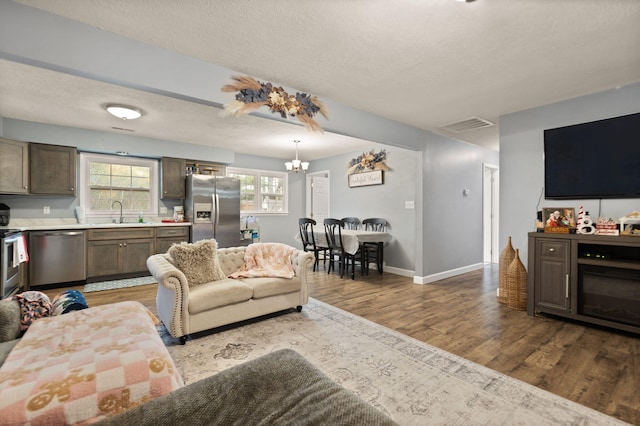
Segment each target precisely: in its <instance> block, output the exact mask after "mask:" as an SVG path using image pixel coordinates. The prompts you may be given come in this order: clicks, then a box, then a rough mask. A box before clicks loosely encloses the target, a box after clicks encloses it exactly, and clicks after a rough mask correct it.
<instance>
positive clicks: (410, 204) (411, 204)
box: [404, 201, 416, 209]
mask: <svg viewBox="0 0 640 426" xmlns="http://www.w3.org/2000/svg"><path fill="white" fill-rule="evenodd" d="M404 208H405V209H415V208H416V202H415V201H405V202H404Z"/></svg>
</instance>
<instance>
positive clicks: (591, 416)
mask: <svg viewBox="0 0 640 426" xmlns="http://www.w3.org/2000/svg"><path fill="white" fill-rule="evenodd" d="M309 304H310V305H312V306H313V305H317V306H318V307H319V308H320V309H317V308H316V312H318V310H319V311H320V312H318V313H320V314H321V315H323V316H325V317H326V318H330V319H333V318H335V317H342V318H345V319H347V320H348V321H355V322H364V323H365V324H366V325H367V326H368V327H370V328H373V329H377V330H379V331H380V332H381V333H384V334H385V335H386V336H379V335H377V334H374V335H371V336H369V337H372V338H375V339H376V340H377V341H378V342H379V343H381V344H383V345H385V346H387V347H389V348H390V349H393V350H396V351H398V352H401V353H402V354H404V355H405V356H407V357H408V358H410V359H413V360H416V361H419V362H425V361H427V360H429V361H434V357H433V356H432V355H431V354H429V352H432V353H434V354H436V357H442V358H443V359H444V360H446V361H449V362H450V365H449V366H446V364H447V363H446V361H445V362H441V361H439V360H438V361H436V365H438V366H440V367H443V368H442V371H446V373H448V374H449V375H450V376H451V377H454V378H456V379H458V380H460V381H462V382H464V383H466V384H469V381H468V380H467V377H468V376H466V375H467V374H468V373H469V372H470V371H472V370H476V371H477V372H480V373H481V375H479V376H477V377H475V380H474V382H473V385H475V386H476V387H478V388H479V390H481V391H484V392H489V393H491V394H495V395H497V396H500V397H505V396H508V397H509V398H510V399H511V400H512V401H511V402H514V403H515V404H516V405H518V406H520V407H521V408H522V409H528V410H531V409H532V408H533V407H531V406H530V405H529V403H530V402H531V396H532V395H533V396H535V397H537V398H540V399H542V400H544V401H546V402H547V403H548V404H550V406H552V407H553V409H554V410H555V409H558V408H560V409H562V408H567V409H571V410H572V411H575V412H578V413H581V414H584V415H585V416H584V417H585V418H583V419H581V421H582V422H580V423H579V424H589V425H590V424H594V425H610V424H611V425H626V424H627V423H626V422H622V421H620V420H618V419H616V418H614V417H611V416H609V415H607V414H604V413H601V412H599V411H597V410H594V409H592V408H589V407H586V406H584V405H582V404H579V403H577V402H574V401H571V400H569V399H566V398H564V397H561V396H559V395H556V394H554V393H552V392H549V391H546V390H544V389H540V388H538V387H536V386H534V385H531V384H529V383H526V382H524V381H522V380H519V379H516V378H513V377H511V376H507V375H506V374H503V373H500V372H499V371H496V370H493V369H491V368H489V367H485V366H484V365H481V364H478V363H475V362H473V361H469V360H468V359H465V358H462V357H460V356H458V355H455V354H452V353H451V352H447V351H445V350H444V349H440V348H438V347H436V346H433V345H430V344H428V343H425V342H422V341H420V340H417V339H415V338H413V337H411V336H407V335H406V334H402V333H400V332H398V331H395V330H393V329H390V328H388V327H385V326H382V325H380V324H378V323H375V322H373V321H370V320H368V319H366V318H363V317H360V316H358V315H354V314H352V313H351V312H347V311H344V310H342V309H340V308H336V307H335V306H332V305H329V304H326V303H324V302H321V301H319V300H316V299H312V298H309ZM307 306H308V305H307ZM314 308H315V307H314ZM322 311H324V312H322ZM341 323H342V322H341ZM342 324H344V323H342ZM345 325H346V324H345ZM380 337H389V338H382V339H381V338H380ZM422 347H426V349H427V350H425V349H422ZM456 363H457V364H459V365H462V366H463V368H457V366H456V365H455V364H456ZM523 388H524V389H523ZM536 411H538V410H536ZM540 411H542V412H541V413H539V414H541V416H542V417H544V414H545V412H546V411H547V410H546V409H542V410H540ZM549 420H550V421H551V420H552V419H549ZM591 421H593V423H591ZM583 422H584V423H583ZM514 423H519V419H514ZM523 423H525V422H523ZM566 424H572V425H573V424H578V423H574V422H571V421H570V422H569V423H566Z"/></svg>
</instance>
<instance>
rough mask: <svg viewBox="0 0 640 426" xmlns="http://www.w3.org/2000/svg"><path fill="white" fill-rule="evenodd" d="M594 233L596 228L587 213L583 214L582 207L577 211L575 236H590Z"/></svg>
mask: <svg viewBox="0 0 640 426" xmlns="http://www.w3.org/2000/svg"><path fill="white" fill-rule="evenodd" d="M595 233H596V228H595V226H594V224H593V221H592V220H591V216H589V212H587V213H586V214H585V212H584V208H583V207H582V205H581V206H580V208H579V209H578V226H577V228H576V234H585V235H592V234H595Z"/></svg>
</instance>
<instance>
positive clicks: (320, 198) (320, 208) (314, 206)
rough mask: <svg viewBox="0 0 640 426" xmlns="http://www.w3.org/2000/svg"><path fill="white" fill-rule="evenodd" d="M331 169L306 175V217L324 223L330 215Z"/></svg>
mask: <svg viewBox="0 0 640 426" xmlns="http://www.w3.org/2000/svg"><path fill="white" fill-rule="evenodd" d="M329 183H330V178H329V171H328V170H327V171H324V172H316V173H309V174H308V175H307V176H306V191H305V192H306V217H310V218H311V219H313V220H315V221H316V223H318V224H322V223H323V222H324V220H325V219H326V218H328V217H329V212H330V205H329V204H330V203H329Z"/></svg>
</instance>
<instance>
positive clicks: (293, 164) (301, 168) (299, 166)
mask: <svg viewBox="0 0 640 426" xmlns="http://www.w3.org/2000/svg"><path fill="white" fill-rule="evenodd" d="M293 143H295V144H296V159H295V160H291V161H287V162H286V163H284V165H285V167H286V168H287V171H288V172H289V173H291V172H295V173H298V172H303V173H306V172H307V169H308V168H309V162H308V161H300V160H298V144H299V143H300V141H293Z"/></svg>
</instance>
